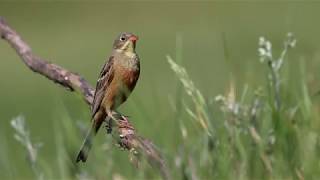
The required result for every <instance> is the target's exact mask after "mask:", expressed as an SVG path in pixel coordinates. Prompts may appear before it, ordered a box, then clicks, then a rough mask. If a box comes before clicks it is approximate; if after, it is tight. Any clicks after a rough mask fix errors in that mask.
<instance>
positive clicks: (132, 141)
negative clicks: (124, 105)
mask: <svg viewBox="0 0 320 180" xmlns="http://www.w3.org/2000/svg"><path fill="white" fill-rule="evenodd" d="M0 35H1V38H2V39H4V40H6V41H7V42H8V43H9V44H10V45H11V47H12V48H13V49H15V50H16V52H17V54H18V55H19V56H20V57H21V60H22V61H23V62H24V63H25V64H26V65H27V66H28V67H29V68H30V69H31V70H32V71H34V72H36V73H39V74H41V75H43V76H45V77H47V78H48V79H49V80H52V81H54V82H55V83H57V84H60V85H62V86H63V87H65V88H67V89H68V90H70V91H76V92H80V93H81V94H82V96H83V97H84V100H85V101H86V102H87V103H88V105H91V103H92V100H93V94H94V88H93V87H92V86H91V85H90V84H89V83H88V82H87V81H86V80H85V79H84V78H83V77H81V76H80V75H78V74H76V73H73V72H71V71H68V70H67V69H64V68H63V67H60V66H58V65H56V64H53V63H50V62H48V61H46V60H44V59H42V58H40V57H38V56H36V55H34V54H33V53H32V50H31V48H30V46H29V45H28V44H27V43H26V42H24V41H23V40H22V38H21V37H20V36H19V34H18V33H17V32H16V31H15V30H13V29H12V28H11V27H10V26H9V25H8V24H7V22H6V21H5V19H4V18H3V17H0ZM117 117H118V118H117V119H114V120H113V122H115V123H113V124H114V125H115V128H116V129H117V132H118V134H119V137H120V138H119V139H117V141H118V143H119V145H120V147H122V148H124V149H126V150H128V151H129V152H135V154H141V155H144V156H145V157H146V158H147V160H148V162H149V163H150V165H152V166H153V167H155V168H157V169H158V170H159V171H160V172H161V175H162V177H163V178H164V179H169V178H170V176H169V171H168V169H167V167H166V165H165V162H164V160H163V158H162V157H161V154H160V153H159V151H158V150H157V149H156V147H155V146H154V144H153V143H152V142H151V141H149V140H147V139H145V138H143V137H141V136H139V135H137V133H136V131H135V129H134V127H133V126H132V124H131V123H130V122H129V120H128V118H127V117H125V116H122V115H120V114H118V116H117Z"/></svg>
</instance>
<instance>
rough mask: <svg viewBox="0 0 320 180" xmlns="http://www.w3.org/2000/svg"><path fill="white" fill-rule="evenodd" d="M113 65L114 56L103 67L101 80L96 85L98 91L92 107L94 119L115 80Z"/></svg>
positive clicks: (95, 93)
mask: <svg viewBox="0 0 320 180" xmlns="http://www.w3.org/2000/svg"><path fill="white" fill-rule="evenodd" d="M113 63H114V56H111V57H110V58H109V61H108V62H107V63H106V64H105V65H104V66H103V68H102V70H101V72H100V75H99V79H98V81H97V85H96V91H95V92H94V98H93V103H92V106H91V113H92V118H93V117H94V115H95V114H96V113H97V112H98V110H99V108H100V105H101V102H102V99H103V97H104V95H105V91H106V89H107V87H108V86H109V84H110V83H111V81H112V79H113V75H114V68H113Z"/></svg>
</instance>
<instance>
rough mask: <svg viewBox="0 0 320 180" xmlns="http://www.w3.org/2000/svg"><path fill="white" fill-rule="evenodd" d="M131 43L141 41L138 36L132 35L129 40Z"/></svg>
mask: <svg viewBox="0 0 320 180" xmlns="http://www.w3.org/2000/svg"><path fill="white" fill-rule="evenodd" d="M129 40H130V41H132V42H136V41H138V40H139V37H138V36H135V35H132V36H131V37H130V38H129Z"/></svg>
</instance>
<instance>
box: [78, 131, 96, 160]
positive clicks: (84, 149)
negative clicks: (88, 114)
mask: <svg viewBox="0 0 320 180" xmlns="http://www.w3.org/2000/svg"><path fill="white" fill-rule="evenodd" d="M94 134H95V133H94V132H93V128H90V129H89V131H88V133H87V135H86V138H85V139H84V141H83V144H82V146H81V149H80V152H79V154H78V156H77V162H79V161H82V162H86V160H87V158H88V154H89V151H90V149H91V147H92V140H93V136H94Z"/></svg>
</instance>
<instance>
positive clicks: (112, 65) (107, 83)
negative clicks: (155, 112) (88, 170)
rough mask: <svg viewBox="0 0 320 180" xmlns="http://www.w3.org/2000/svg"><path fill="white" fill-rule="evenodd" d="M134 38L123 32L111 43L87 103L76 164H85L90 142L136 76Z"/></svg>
mask: <svg viewBox="0 0 320 180" xmlns="http://www.w3.org/2000/svg"><path fill="white" fill-rule="evenodd" d="M137 41H138V36H136V35H134V34H132V33H128V32H123V33H120V35H119V36H118V37H117V38H116V39H115V40H114V43H113V48H112V52H111V56H110V57H109V59H108V60H107V61H106V62H105V64H104V66H103V68H102V70H101V72H100V75H99V79H98V81H97V83H96V90H95V93H94V98H93V102H92V104H91V127H90V128H89V130H88V132H87V135H86V137H85V140H84V142H83V144H82V146H81V149H80V152H79V153H78V156H77V159H76V162H80V161H82V162H86V160H87V158H88V153H89V151H90V149H91V146H92V139H93V137H94V136H95V135H96V134H97V132H98V130H99V128H100V127H101V125H102V123H103V122H104V121H105V119H106V118H112V113H113V112H114V111H115V110H116V109H117V108H118V107H119V106H120V105H121V104H122V103H124V102H125V101H126V100H127V98H128V97H129V95H130V94H131V92H132V91H133V89H134V88H135V86H136V83H137V81H138V79H139V75H140V59H139V56H138V54H137V53H136V42H137Z"/></svg>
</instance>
